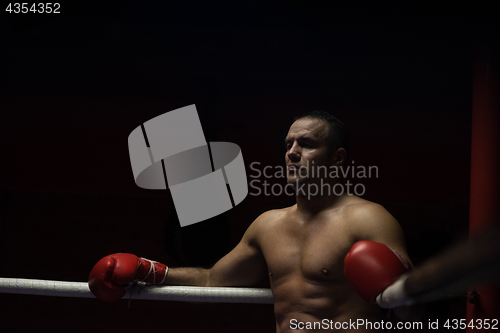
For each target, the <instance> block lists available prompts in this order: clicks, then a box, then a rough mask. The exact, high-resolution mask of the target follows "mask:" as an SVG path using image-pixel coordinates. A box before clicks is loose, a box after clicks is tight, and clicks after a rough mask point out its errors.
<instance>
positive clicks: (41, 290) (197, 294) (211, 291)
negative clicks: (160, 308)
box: [0, 278, 274, 304]
mask: <svg viewBox="0 0 500 333" xmlns="http://www.w3.org/2000/svg"><path fill="white" fill-rule="evenodd" d="M0 293H5V294H25V295H38V296H55V297H78V298H95V297H94V295H93V294H92V293H91V292H90V289H89V286H88V283H87V282H67V281H50V280H33V279H16V278H0ZM123 298H124V299H134V300H135V299H140V300H156V301H180V302H209V303H256V304H273V303H274V300H273V295H272V293H271V290H270V289H265V288H239V287H238V288H236V287H192V286H147V287H141V286H136V287H135V288H129V289H128V290H127V294H126V295H125V296H124V297H123Z"/></svg>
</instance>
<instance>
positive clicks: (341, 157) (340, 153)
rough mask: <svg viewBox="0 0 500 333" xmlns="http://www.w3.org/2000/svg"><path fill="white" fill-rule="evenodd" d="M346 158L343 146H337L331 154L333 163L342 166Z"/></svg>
mask: <svg viewBox="0 0 500 333" xmlns="http://www.w3.org/2000/svg"><path fill="white" fill-rule="evenodd" d="M346 159H347V152H346V151H345V149H344V148H339V149H337V151H336V152H335V153H334V154H333V165H336V166H342V165H343V164H344V163H345V161H346Z"/></svg>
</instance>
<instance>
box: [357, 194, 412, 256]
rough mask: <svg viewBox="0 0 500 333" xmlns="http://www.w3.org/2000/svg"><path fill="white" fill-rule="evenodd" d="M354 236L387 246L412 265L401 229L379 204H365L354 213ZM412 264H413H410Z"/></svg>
mask: <svg viewBox="0 0 500 333" xmlns="http://www.w3.org/2000/svg"><path fill="white" fill-rule="evenodd" d="M355 220H356V223H355V224H354V228H355V229H354V230H353V233H354V237H355V239H356V241H358V240H370V241H373V242H377V243H382V244H385V245H387V246H389V247H390V248H391V249H393V250H395V251H397V252H398V253H399V254H401V255H402V256H404V257H405V258H406V260H407V261H408V262H409V263H410V265H412V263H411V260H410V258H409V256H408V253H407V250H406V244H405V238H404V233H403V229H402V228H401V226H400V225H399V223H398V221H396V219H395V218H394V217H393V216H392V215H391V214H390V213H389V212H388V211H387V210H386V209H385V208H384V207H382V206H381V205H379V204H375V203H369V204H365V205H364V207H362V208H361V209H359V210H358V211H357V212H356V213H355ZM412 266H413V265H412Z"/></svg>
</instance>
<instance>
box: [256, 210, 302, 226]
mask: <svg viewBox="0 0 500 333" xmlns="http://www.w3.org/2000/svg"><path fill="white" fill-rule="evenodd" d="M294 207H295V206H291V207H286V208H279V209H271V210H268V211H266V212H264V213H262V214H260V216H259V217H257V218H256V219H255V221H254V222H253V223H252V224H257V225H268V224H270V223H276V222H278V221H280V220H282V219H284V218H285V217H286V216H287V215H288V214H290V212H291V210H293V209H294Z"/></svg>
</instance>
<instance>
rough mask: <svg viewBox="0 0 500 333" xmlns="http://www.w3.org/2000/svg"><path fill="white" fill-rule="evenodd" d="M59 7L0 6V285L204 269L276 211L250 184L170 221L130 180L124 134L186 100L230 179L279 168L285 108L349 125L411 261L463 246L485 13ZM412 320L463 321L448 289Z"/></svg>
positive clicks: (65, 308)
mask: <svg viewBox="0 0 500 333" xmlns="http://www.w3.org/2000/svg"><path fill="white" fill-rule="evenodd" d="M6 5H7V3H5V5H4V4H3V3H2V6H3V7H2V10H3V9H5V8H6ZM61 12H62V14H58V15H55V14H52V15H50V14H43V15H42V14H8V13H5V12H3V13H2V15H1V16H0V22H1V25H0V31H1V39H0V43H1V45H2V46H1V52H0V57H1V62H0V66H1V67H0V71H1V72H0V97H1V101H0V114H1V119H0V120H1V122H0V126H1V127H0V129H1V132H0V135H1V136H0V140H1V141H0V156H1V159H0V218H1V225H0V276H2V277H11V278H30V279H45V280H65V281H86V279H87V276H88V274H89V272H90V270H91V268H92V267H93V265H94V264H95V262H97V261H98V260H99V259H100V258H101V257H103V256H105V255H107V254H110V253H115V252H131V253H135V254H138V255H140V256H144V257H147V258H151V259H155V260H158V261H162V262H165V263H167V264H170V265H189V266H192V265H195V266H207V265H211V264H213V263H214V262H215V261H216V260H217V259H218V258H220V256H222V255H223V254H224V253H226V252H227V251H229V250H230V249H231V248H232V247H234V246H235V245H236V244H237V242H238V241H239V239H240V238H241V236H242V234H243V233H244V231H245V230H246V228H247V227H248V225H249V224H250V223H251V222H252V221H253V220H254V219H255V218H256V217H257V216H258V215H260V214H261V213H262V212H264V211H266V210H269V209H273V208H280V207H284V206H286V205H290V204H293V198H290V197H286V196H280V197H274V196H272V197H267V196H264V195H261V196H253V195H249V196H248V197H247V198H246V199H245V201H244V202H243V203H241V204H240V205H238V206H237V207H236V208H235V209H233V210H231V211H229V212H227V213H225V214H223V215H221V216H219V217H218V218H215V219H213V220H211V221H207V222H203V223H200V224H197V225H194V226H191V227H186V228H182V229H181V228H180V227H179V225H178V221H177V220H176V213H175V210H174V208H173V203H172V199H171V196H170V193H169V191H152V190H144V189H140V188H138V187H137V186H136V185H135V183H134V179H133V175H132V170H131V167H130V160H129V156H128V147H127V138H128V135H129V134H130V132H131V131H132V130H133V129H135V128H136V127H137V126H139V125H140V124H141V123H144V122H145V121H147V120H149V119H151V118H153V117H156V116H158V115H160V114H163V113H165V112H167V111H171V110H174V109H176V108H179V107H183V106H186V105H190V104H196V106H197V109H198V112H199V115H200V119H201V122H202V125H203V129H204V132H205V137H206V139H207V141H228V142H234V143H236V144H238V145H239V146H240V147H241V149H242V152H243V158H244V160H245V164H246V166H247V173H248V174H252V172H251V170H250V169H249V168H248V167H249V165H250V164H251V163H252V162H260V163H261V164H262V165H273V166H278V165H283V161H284V160H283V158H284V145H283V139H284V136H285V134H286V131H287V126H288V125H289V120H290V119H291V118H292V117H293V116H294V115H295V114H297V113H301V112H305V111H311V110H315V109H323V110H326V111H330V112H331V113H333V114H334V115H336V116H337V117H338V118H340V119H341V120H343V121H344V122H345V123H346V124H347V125H348V127H349V129H350V132H351V147H352V149H351V161H354V162H355V165H365V166H369V165H376V166H378V169H379V177H378V178H374V179H369V180H366V181H363V184H365V186H366V193H365V194H364V196H363V197H364V198H366V199H369V200H373V201H376V202H379V203H381V204H383V205H384V206H385V207H386V208H387V209H388V210H389V211H390V212H391V213H392V214H393V215H394V216H395V217H396V218H397V219H398V221H399V222H400V223H401V225H402V226H403V229H404V231H405V235H406V238H407V244H408V248H409V252H410V255H411V257H412V259H413V261H414V262H415V264H417V265H418V264H419V263H421V262H422V261H424V260H425V259H426V258H428V257H429V256H431V255H433V254H436V253H437V252H439V251H441V250H442V249H443V248H445V247H447V246H449V245H450V244H451V243H453V242H454V241H457V240H459V239H461V238H464V237H466V234H467V224H468V200H469V177H470V175H469V173H470V127H471V124H470V121H471V107H472V75H473V61H474V58H475V56H476V54H477V52H478V51H481V50H483V49H484V47H486V48H489V49H493V50H497V45H496V44H495V42H496V37H497V36H498V31H499V30H498V24H497V22H498V18H499V16H498V15H497V13H496V12H494V11H493V9H492V8H486V7H484V8H482V7H475V8H472V7H468V6H465V5H463V7H454V8H445V7H444V6H443V7H436V6H434V7H432V8H431V7H424V6H423V5H406V6H399V7H394V6H388V5H387V6H381V5H371V6H361V5H351V6H341V5H337V4H332V3H331V2H314V3H308V4H304V3H302V2H298V1H290V2H278V1H260V2H259V1H257V2H253V3H252V2H246V1H243V2H242V1H240V2H238V3H233V2H229V1H215V2H214V1H211V2H207V3H196V4H194V3H190V4H180V3H173V2H164V1H155V0H151V1H143V2H139V1H133V0H129V1H120V2H119V1H115V2H106V3H99V2H97V1H94V2H92V1H90V2H85V3H83V2H73V4H71V5H69V4H68V5H65V4H63V5H62V6H61ZM262 180H263V179H262ZM280 181H282V180H279V179H278V180H271V182H272V183H277V182H280ZM356 181H358V180H356ZM262 286H265V283H263V285H262ZM464 293H465V291H464ZM0 313H1V315H0V316H1V317H0V330H1V331H2V332H12V331H16V332H31V331H42V332H108V331H109V330H111V329H119V330H120V331H124V332H144V331H147V330H153V329H154V330H157V329H159V330H162V331H168V332H215V331H218V332H274V317H273V309H272V306H263V305H243V304H234V305H231V304H215V305H214V304H208V305H207V304H189V303H178V302H156V301H150V302H146V301H132V305H131V308H130V309H129V308H127V301H120V302H117V303H114V304H104V303H102V302H99V301H97V300H95V299H66V298H50V297H36V296H23V295H6V294H3V295H0ZM425 315H426V318H458V319H460V318H465V297H456V298H453V299H451V300H446V301H441V302H437V303H435V304H431V305H430V306H429V308H428V309H427V311H426V314H425Z"/></svg>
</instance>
